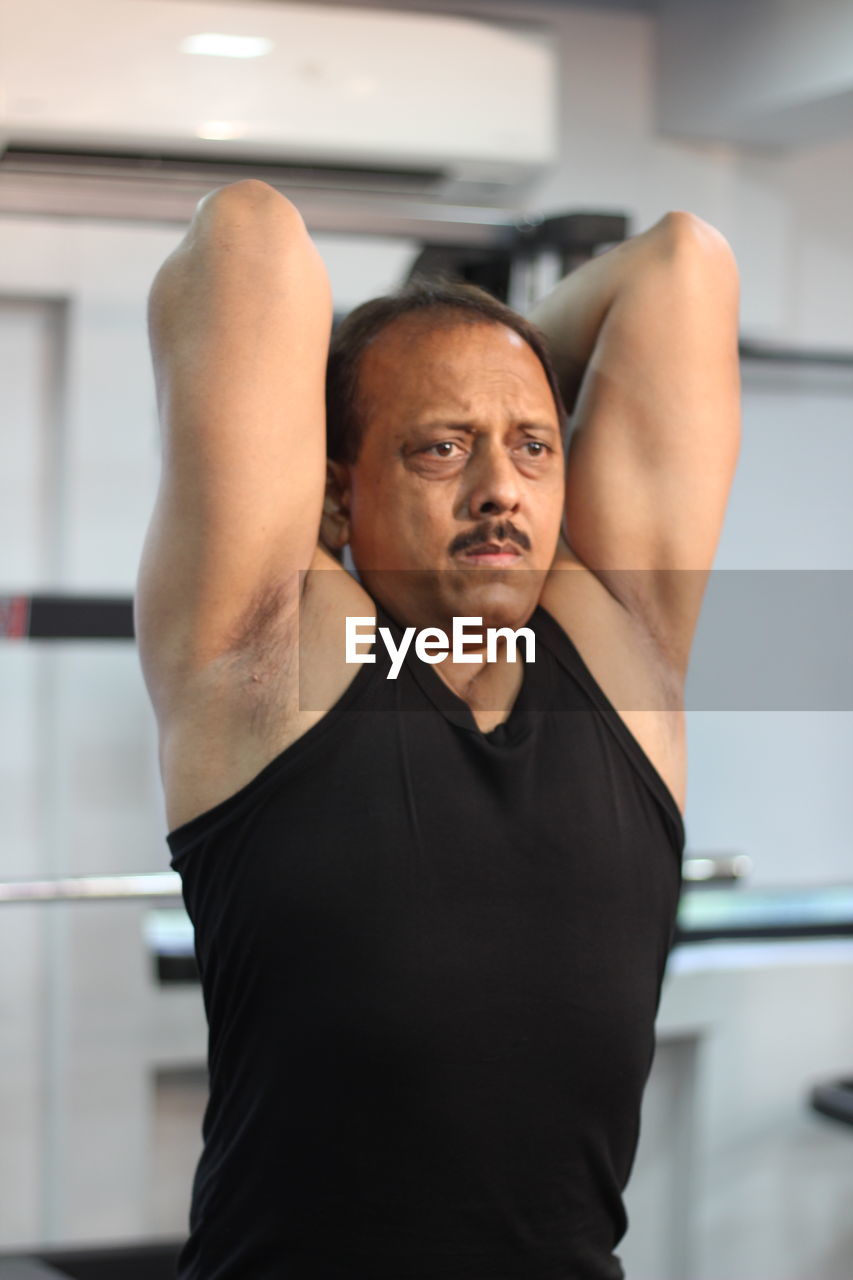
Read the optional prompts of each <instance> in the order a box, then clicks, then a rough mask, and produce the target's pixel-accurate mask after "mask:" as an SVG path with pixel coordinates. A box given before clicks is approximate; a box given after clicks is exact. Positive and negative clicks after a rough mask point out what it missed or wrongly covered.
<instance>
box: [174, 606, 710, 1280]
mask: <svg viewBox="0 0 853 1280" xmlns="http://www.w3.org/2000/svg"><path fill="white" fill-rule="evenodd" d="M377 615H378V621H377V625H385V626H389V627H390V628H391V630H392V633H393V634H394V636H395V640H397V641H399V639H400V631H401V628H400V627H399V625H398V624H397V623H396V622H395V621H394V620H393V619H391V618H390V617H389V616H388V615H387V613H385V611H384V610H382V609H378V610H377ZM527 625H528V626H529V627H531V628H532V629H533V631H534V632H535V636H536V655H535V661H534V662H532V663H529V662H528V663H526V664H525V670H524V678H523V682H522V686H521V689H520V692H519V694H518V697H517V699H516V702H515V704H514V705H513V708H512V711H511V713H510V715H509V718H508V719H507V720H506V721H505V723H504V724H502V725H500V726H499V727H498V728H497V729H495V730H494V731H492V732H491V733H488V734H484V733H482V732H481V731H480V730H479V729H478V727H477V725H476V723H475V721H474V719H473V716H472V714H471V712H470V710H469V708H468V706H467V704H466V703H465V702H464V701H463V700H462V699H460V698H458V697H457V696H456V695H455V694H454V693H453V692H452V690H451V689H450V688H449V687H448V686H447V685H446V684H445V683H444V681H443V680H442V679H441V677H440V676H439V675H438V673H437V672H436V671H435V670H434V668H433V667H431V666H428V665H426V664H425V663H422V662H421V661H420V660H419V659H417V658H416V657H415V656H414V654H413V653H412V652H410V654H409V655H408V656H407V658H406V661H405V663H404V666H403V669H402V670H401V672H400V675H399V677H398V679H396V680H388V679H386V673H387V671H388V669H389V666H390V660H389V658H388V654H387V650H386V648H385V646H384V645H383V644H382V643H377V644H376V645H375V646H374V650H373V652H374V654H375V656H376V662H375V664H364V665H363V666H362V667H361V668H360V669H359V670H358V672H357V674H356V676H355V678H354V679H353V681H352V683H351V684H350V685H349V687H348V688H347V689H346V691H345V692H344V694H343V695H342V696H341V698H340V699H339V700H338V702H337V703H336V704H335V705H334V706H333V707H332V708H331V710H330V711H329V712H328V713H327V714H326V715H325V716H324V717H323V718H322V719H321V720H320V721H319V722H318V723H317V724H316V725H314V726H313V727H312V728H311V729H309V731H308V732H307V733H306V734H304V736H303V737H301V738H300V739H298V740H297V741H296V742H295V743H293V744H291V746H289V747H287V748H286V749H285V750H284V751H283V752H282V753H281V754H280V755H279V756H278V757H277V758H276V759H274V760H273V761H272V762H271V763H270V764H268V765H267V766H266V767H265V768H264V769H262V770H261V772H260V773H259V774H258V775H257V776H256V777H255V778H253V779H252V781H250V782H249V783H248V784H247V785H246V786H244V787H243V788H242V789H241V790H240V791H238V792H237V793H236V794H234V795H232V796H230V797H228V798H227V799H226V800H223V801H222V802H221V803H220V804H217V805H216V806H215V807H214V808H212V809H210V810H208V811H207V812H205V813H203V814H201V815H200V816H199V817H196V818H193V819H192V820H191V821H189V822H187V823H185V824H184V825H182V826H180V827H178V828H176V829H175V830H174V831H172V832H171V833H170V834H169V835H168V837H167V841H168V845H169V848H170V850H171V852H172V855H173V856H172V860H171V866H172V867H174V868H175V869H176V870H177V871H178V872H179V873H180V876H181V878H182V885H183V898H184V903H185V905H186V909H187V912H188V914H189V917H190V919H191V921H192V923H193V925H194V927H195V951H196V958H197V961H198V966H199V970H200V974H201V980H202V991H203V997H204V1004H205V1011H206V1014H207V1019H208V1025H209V1041H208V1069H209V1080H210V1094H209V1100H208V1103H207V1109H206V1111H205V1115H204V1121H203V1126H202V1135H203V1139H204V1149H203V1152H202V1155H201V1157H200V1160H199V1163H198V1166H197V1169H196V1174H195V1178H194V1182H193V1188H192V1203H191V1208H190V1223H189V1226H190V1233H189V1238H188V1239H187V1240H186V1242H185V1244H184V1246H183V1249H182V1252H181V1255H180V1261H179V1265H178V1277H179V1280H617V1278H620V1277H623V1276H624V1274H625V1273H624V1270H623V1268H622V1265H621V1263H620V1261H619V1258H618V1256H617V1255H616V1254H615V1253H614V1248H615V1246H616V1245H617V1244H618V1242H619V1240H620V1239H621V1237H622V1236H623V1235H624V1232H625V1230H626V1226H627V1219H626V1214H625V1210H624V1205H623V1201H622V1197H621V1193H622V1190H623V1189H624V1187H625V1184H626V1182H627V1179H628V1175H629V1173H630V1171H631V1167H632V1163H633V1159H634V1155H635V1150H636V1145H637V1138H638V1132H639V1115H640V1102H641V1097H642V1092H643V1088H644V1085H645V1082H646V1079H647V1077H648V1074H649V1070H650V1067H651V1062H652V1055H653V1051H654V1022H655V1015H656V1012H657V1008H658V1002H659V998H660V990H661V983H662V978H663V973H664V968H665V964H666V958H667V954H668V952H669V949H670V947H671V944H672V940H673V936H674V926H675V916H676V908H677V904H678V896H679V889H680V881H681V855H682V853H683V849H684V840H685V831H684V825H683V822H682V818H681V815H680V813H679V810H678V807H677V805H676V803H675V801H674V798H673V796H672V793H671V792H670V791H669V789H668V788H667V786H666V784H665V783H664V781H663V779H662V777H661V775H660V774H659V773H658V772H657V770H656V769H655V767H654V766H653V765H652V763H651V761H650V759H649V757H648V756H647V755H646V754H645V753H644V751H643V750H642V748H641V747H640V745H639V743H638V742H637V740H636V739H635V738H634V737H633V735H632V734H631V733H630V731H629V730H628V728H627V726H626V725H625V724H624V722H623V721H622V719H621V718H620V716H619V715H618V713H617V712H616V710H615V708H614V707H613V706H612V704H611V703H610V702H609V700H608V699H607V697H606V696H605V694H604V693H603V691H602V690H601V689H600V687H599V686H598V684H597V683H596V682H595V680H594V678H593V676H592V675H591V673H590V671H589V669H588V668H587V667H586V666H585V664H584V662H583V660H582V658H581V657H580V654H579V653H578V651H577V650H576V648H575V646H574V644H573V643H572V641H571V639H570V638H569V636H568V635H567V634H566V632H565V631H564V630H563V629H562V627H560V626H559V624H558V623H557V622H556V621H555V619H554V618H553V617H551V615H550V614H549V613H547V612H546V611H545V610H544V609H543V608H542V607H541V606H539V607H538V608H537V609H536V611H535V612H534V614H533V615H532V617H531V619H530V620H529V621H528V623H527ZM520 649H521V650H523V646H520Z"/></svg>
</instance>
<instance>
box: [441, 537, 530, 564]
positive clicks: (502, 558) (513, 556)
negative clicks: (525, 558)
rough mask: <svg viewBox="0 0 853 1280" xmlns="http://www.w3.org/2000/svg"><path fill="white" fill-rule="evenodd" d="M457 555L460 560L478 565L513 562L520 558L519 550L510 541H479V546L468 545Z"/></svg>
mask: <svg viewBox="0 0 853 1280" xmlns="http://www.w3.org/2000/svg"><path fill="white" fill-rule="evenodd" d="M457 555H458V557H459V559H460V560H466V561H468V562H469V563H470V564H480V565H483V564H488V565H503V564H514V563H515V562H516V561H517V560H520V559H521V552H520V551H519V550H518V548H517V547H516V546H514V545H513V544H512V543H511V542H481V543H480V544H479V546H476V547H469V548H468V549H467V551H460V552H458V553H457Z"/></svg>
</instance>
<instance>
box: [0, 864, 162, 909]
mask: <svg viewBox="0 0 853 1280" xmlns="http://www.w3.org/2000/svg"><path fill="white" fill-rule="evenodd" d="M180 896H181V878H180V876H179V875H178V874H177V873H176V872H174V871H155V872H150V873H143V874H139V875H115V876H69V877H66V878H64V879H61V880H3V881H0V904H2V903H4V902H124V901H128V900H130V899H136V900H139V899H150V898H180Z"/></svg>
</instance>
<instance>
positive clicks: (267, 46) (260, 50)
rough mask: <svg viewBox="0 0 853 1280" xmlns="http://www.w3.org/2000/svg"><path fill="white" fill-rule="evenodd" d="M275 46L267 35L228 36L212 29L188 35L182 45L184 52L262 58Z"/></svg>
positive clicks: (213, 56)
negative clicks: (195, 34) (200, 33)
mask: <svg viewBox="0 0 853 1280" xmlns="http://www.w3.org/2000/svg"><path fill="white" fill-rule="evenodd" d="M273 47H274V46H273V42H272V40H268V39H267V38H266V36H227V35H221V34H219V33H217V32H212V31H207V32H204V33H203V34H202V35H197V36H187V38H186V40H183V41H182V42H181V45H180V49H181V52H182V53H201V54H206V55H207V56H208V57H211V58H262V57H263V56H264V54H266V53H271V52H272V50H273Z"/></svg>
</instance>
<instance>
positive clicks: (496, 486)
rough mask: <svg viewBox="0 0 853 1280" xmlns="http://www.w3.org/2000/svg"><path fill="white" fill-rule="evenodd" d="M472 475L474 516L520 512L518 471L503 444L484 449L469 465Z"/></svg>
mask: <svg viewBox="0 0 853 1280" xmlns="http://www.w3.org/2000/svg"><path fill="white" fill-rule="evenodd" d="M468 474H469V477H470V482H471V488H470V491H469V494H468V508H469V512H470V514H471V516H472V517H474V518H477V517H479V516H484V515H498V514H500V513H502V512H508V511H515V510H516V508H517V507H518V503H519V497H520V486H519V477H518V472H517V470H516V468H515V465H514V463H513V461H512V459H511V458H510V457H508V455H507V453H506V451H505V450H504V449H503V448H502V447H501V446H500V445H497V444H493V445H489V446H488V447H487V448H483V449H482V450H481V451H480V452H479V454H478V456H476V457H474V458H472V459H471V461H470V462H469V464H468Z"/></svg>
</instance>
